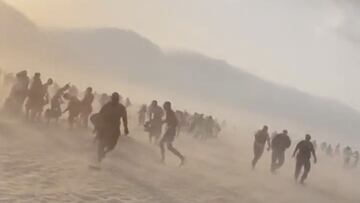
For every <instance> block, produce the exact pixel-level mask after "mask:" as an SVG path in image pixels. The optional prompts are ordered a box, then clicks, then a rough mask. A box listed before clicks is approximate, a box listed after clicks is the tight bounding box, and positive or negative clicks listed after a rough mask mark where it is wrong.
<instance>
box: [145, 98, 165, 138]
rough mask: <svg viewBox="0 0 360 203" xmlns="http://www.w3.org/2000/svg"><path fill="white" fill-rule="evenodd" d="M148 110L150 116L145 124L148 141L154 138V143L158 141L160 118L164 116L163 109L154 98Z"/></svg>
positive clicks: (160, 128)
mask: <svg viewBox="0 0 360 203" xmlns="http://www.w3.org/2000/svg"><path fill="white" fill-rule="evenodd" d="M149 112H150V113H149V117H150V118H149V121H148V122H147V124H146V125H147V126H148V127H147V129H148V131H149V142H150V143H151V142H152V141H153V140H155V143H158V141H159V139H160V137H161V131H162V118H163V116H164V111H163V109H162V108H161V107H160V106H158V102H157V101H156V100H154V101H152V103H151V106H150V108H149Z"/></svg>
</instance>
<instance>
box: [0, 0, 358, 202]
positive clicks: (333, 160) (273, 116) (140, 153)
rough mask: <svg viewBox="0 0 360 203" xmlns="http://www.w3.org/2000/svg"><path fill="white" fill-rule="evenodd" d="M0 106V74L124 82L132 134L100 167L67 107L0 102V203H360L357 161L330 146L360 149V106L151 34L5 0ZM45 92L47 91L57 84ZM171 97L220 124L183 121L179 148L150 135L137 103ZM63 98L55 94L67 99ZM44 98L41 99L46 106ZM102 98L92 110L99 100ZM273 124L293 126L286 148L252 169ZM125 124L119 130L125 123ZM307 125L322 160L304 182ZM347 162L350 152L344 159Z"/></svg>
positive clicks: (0, 16)
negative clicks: (30, 114) (60, 24)
mask: <svg viewBox="0 0 360 203" xmlns="http://www.w3.org/2000/svg"><path fill="white" fill-rule="evenodd" d="M0 68H1V70H2V71H3V72H2V77H1V84H2V86H1V90H0V96H1V97H0V98H1V99H0V101H1V107H2V106H3V104H4V103H5V100H6V98H7V97H8V96H9V93H10V89H11V85H5V82H4V80H5V76H4V74H5V73H17V72H19V71H21V70H27V71H28V75H29V76H30V77H32V76H33V74H34V73H35V72H41V78H42V80H43V82H45V81H46V80H47V79H48V78H52V79H54V80H55V81H56V83H57V84H59V85H60V86H63V85H65V84H67V83H70V84H72V85H76V86H77V87H78V89H79V90H80V92H83V91H84V90H85V89H86V88H87V87H89V86H91V87H92V88H93V89H94V92H96V93H97V94H102V93H107V94H109V95H110V94H111V93H112V92H115V91H116V92H119V94H120V95H121V96H122V98H123V99H122V101H123V102H124V100H125V98H127V97H128V98H130V99H131V101H132V105H131V106H129V107H128V108H127V111H128V116H129V130H130V134H129V136H121V137H120V138H119V141H118V144H117V146H116V148H115V150H114V151H112V152H111V153H109V155H108V156H107V157H106V159H105V160H104V161H103V163H102V168H101V171H94V170H90V169H89V168H88V165H89V162H91V159H92V158H93V157H94V156H95V148H96V147H95V144H94V138H95V134H94V133H93V132H92V130H93V126H90V127H89V128H86V129H84V128H76V129H73V130H69V129H68V124H67V121H66V119H67V114H64V115H62V116H61V118H60V120H59V123H57V124H55V123H50V124H47V123H46V122H45V120H44V119H42V121H41V122H35V123H33V122H29V121H26V119H25V118H23V117H24V116H20V117H12V116H8V115H7V114H5V113H4V112H3V111H2V112H1V114H0V115H1V116H0V143H1V147H0V156H1V159H0V166H1V168H2V171H1V173H0V180H1V181H0V202H123V203H134V202H144V203H227V202H229V203H230V202H231V203H232V202H234V203H237V202H251V203H252V202H254V203H257V202H259V203H262V202H266V203H275V202H284V203H285V202H286V203H287V202H294V203H301V202H320V203H327V202H334V203H337V202H349V203H350V202H351V203H352V202H354V203H355V202H356V203H357V202H359V201H360V196H359V194H358V193H359V192H360V190H359V189H358V187H357V185H359V184H360V174H359V169H358V168H344V160H343V156H342V155H338V156H335V155H334V156H329V155H328V154H327V152H326V151H323V150H321V147H320V145H321V143H322V142H327V144H331V145H332V147H333V150H334V149H335V146H336V144H337V143H341V154H342V151H343V148H344V147H345V146H348V145H349V146H351V147H352V149H353V150H354V151H356V150H358V148H359V145H358V143H359V141H360V139H359V137H358V130H357V129H356V128H355V126H357V124H358V123H359V122H360V113H359V112H358V111H357V110H355V109H354V108H352V107H350V106H348V105H346V104H344V103H342V102H339V101H336V100H333V99H328V98H323V97H318V96H315V95H312V94H308V93H305V92H302V91H299V90H297V89H295V88H291V87H287V86H283V85H279V84H275V83H273V82H270V81H267V80H264V79H262V78H260V77H258V76H255V75H252V74H250V73H247V72H246V71H244V70H243V69H241V68H239V67H235V66H233V65H231V64H229V63H228V62H226V61H225V60H222V59H216V58H212V57H208V56H206V55H203V54H201V53H197V52H192V51H185V50H178V49H177V50H175V49H173V50H171V49H170V50H169V49H166V50H165V49H163V48H162V47H160V46H159V45H157V44H155V43H154V42H152V41H151V39H148V38H147V37H146V36H143V35H141V34H140V33H136V32H134V31H131V30H124V29H121V28H112V27H111V28H109V27H99V28H78V29H76V28H73V29H60V28H48V27H41V26H39V25H37V24H36V23H35V22H32V21H31V20H30V19H29V18H27V17H26V16H25V15H23V14H22V13H21V12H19V11H18V10H16V8H14V7H11V6H9V5H8V4H6V3H4V2H2V1H1V0H0ZM49 92H50V96H53V95H54V92H53V91H52V88H50V89H49ZM154 99H156V100H158V101H159V104H160V105H162V104H163V102H165V101H171V102H172V105H173V108H174V110H181V111H187V112H189V113H190V114H193V113H195V112H197V113H203V114H205V115H212V116H213V117H214V118H216V119H217V121H218V122H219V123H222V122H223V121H226V122H223V125H222V127H221V128H222V129H221V132H220V134H219V136H218V137H217V138H216V139H214V138H212V139H206V140H202V139H198V138H196V137H195V136H194V134H193V133H191V132H189V131H185V130H184V131H182V132H181V133H180V135H179V136H177V137H176V139H175V142H174V145H175V146H176V148H178V149H179V151H181V152H182V153H183V154H184V155H185V157H186V160H187V161H186V164H185V165H184V166H182V167H178V160H177V159H176V157H175V156H173V155H172V154H171V153H169V152H167V159H166V164H165V165H164V164H161V163H160V149H159V147H158V146H157V145H156V144H151V143H149V141H148V134H147V132H145V131H144V127H143V126H139V125H138V111H139V109H140V106H141V105H143V104H146V105H148V104H150V102H151V101H152V100H154ZM65 106H66V104H63V105H62V108H65ZM46 108H48V106H46V107H45V109H46ZM100 108H101V105H100V104H99V102H98V98H96V99H95V101H94V104H93V113H96V112H98V111H99V110H100ZM263 125H268V126H269V128H270V130H269V133H270V134H271V133H273V132H274V131H277V132H281V131H282V130H284V129H287V130H288V131H289V136H290V138H291V140H292V144H291V147H290V148H289V149H288V150H287V151H286V158H285V164H284V166H283V167H282V168H281V169H279V171H278V172H277V173H276V174H272V173H271V172H270V165H271V151H266V150H265V151H264V154H263V156H262V158H261V159H260V160H259V163H258V165H257V167H256V169H255V170H252V169H251V160H252V159H253V142H254V134H255V133H256V131H258V130H259V129H261V128H262V126H263ZM122 130H123V129H122ZM306 133H310V134H311V135H312V139H313V140H316V141H317V145H318V147H317V151H316V153H317V156H318V163H317V164H312V166H311V171H310V174H309V178H308V179H307V180H306V185H305V186H302V185H299V184H296V183H295V182H294V178H293V175H294V170H295V162H296V159H295V158H292V157H291V155H292V152H293V150H294V148H295V146H296V144H297V143H298V141H300V140H302V139H303V138H304V136H305V134H306ZM351 161H353V160H351Z"/></svg>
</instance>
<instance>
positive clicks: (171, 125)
mask: <svg viewBox="0 0 360 203" xmlns="http://www.w3.org/2000/svg"><path fill="white" fill-rule="evenodd" d="M164 109H165V112H166V119H165V121H164V123H165V124H166V130H165V133H164V135H163V137H162V138H161V141H160V150H161V161H162V162H163V163H164V162H165V146H164V145H165V144H166V145H167V148H168V150H169V151H171V152H172V153H173V154H174V155H176V156H177V157H179V159H180V161H181V163H180V165H183V164H185V157H184V156H183V155H181V154H180V152H179V151H178V150H176V149H175V148H174V146H173V142H174V139H175V136H176V128H177V125H178V120H177V118H176V115H175V112H174V111H173V110H172V109H171V103H170V102H168V101H167V102H165V103H164Z"/></svg>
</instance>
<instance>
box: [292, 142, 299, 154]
mask: <svg viewBox="0 0 360 203" xmlns="http://www.w3.org/2000/svg"><path fill="white" fill-rule="evenodd" d="M299 144H300V143H299ZM299 144H297V145H296V147H295V150H294V153H293V155H292V157H295V155H296V153H297V151H298V150H299Z"/></svg>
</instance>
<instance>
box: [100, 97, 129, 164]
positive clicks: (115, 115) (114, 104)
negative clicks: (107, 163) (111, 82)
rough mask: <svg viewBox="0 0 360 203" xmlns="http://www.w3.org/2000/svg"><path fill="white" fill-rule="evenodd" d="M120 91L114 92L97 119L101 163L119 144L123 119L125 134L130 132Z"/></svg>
mask: <svg viewBox="0 0 360 203" xmlns="http://www.w3.org/2000/svg"><path fill="white" fill-rule="evenodd" d="M119 100H120V96H119V94H118V93H116V92H115V93H113V94H112V96H111V101H110V102H108V103H107V104H105V105H104V106H103V107H102V108H101V110H100V112H99V114H98V116H97V117H98V118H97V120H98V121H96V123H97V124H96V125H95V127H96V132H97V139H98V162H99V163H100V162H101V161H102V160H103V159H104V158H105V155H106V154H107V153H108V152H110V151H111V150H113V149H114V148H115V146H116V144H117V141H118V139H119V136H120V135H121V132H120V125H121V120H122V121H123V124H124V133H125V135H128V134H129V130H128V123H127V122H128V120H127V112H126V108H125V106H124V105H122V104H121V103H120V101H119Z"/></svg>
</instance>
